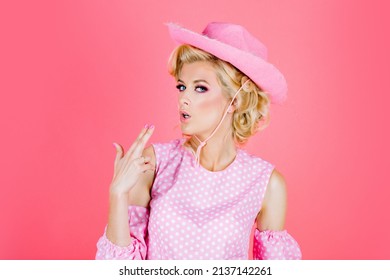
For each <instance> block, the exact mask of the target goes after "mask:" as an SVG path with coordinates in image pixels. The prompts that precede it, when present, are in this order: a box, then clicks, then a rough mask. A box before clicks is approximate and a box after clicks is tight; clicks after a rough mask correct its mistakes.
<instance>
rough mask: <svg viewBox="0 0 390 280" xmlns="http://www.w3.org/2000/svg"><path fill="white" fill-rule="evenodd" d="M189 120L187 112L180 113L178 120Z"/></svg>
mask: <svg viewBox="0 0 390 280" xmlns="http://www.w3.org/2000/svg"><path fill="white" fill-rule="evenodd" d="M190 118H191V116H190V115H189V114H188V113H187V112H184V111H180V120H182V121H186V120H188V119H190Z"/></svg>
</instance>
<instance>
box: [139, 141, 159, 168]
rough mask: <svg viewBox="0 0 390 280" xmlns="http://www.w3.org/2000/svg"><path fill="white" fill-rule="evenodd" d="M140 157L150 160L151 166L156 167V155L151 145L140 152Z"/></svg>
mask: <svg viewBox="0 0 390 280" xmlns="http://www.w3.org/2000/svg"><path fill="white" fill-rule="evenodd" d="M142 156H143V157H146V156H148V157H150V158H151V160H150V162H151V163H152V164H153V165H156V154H155V152H154V148H153V145H150V146H149V147H147V148H145V149H144V150H143V152H142Z"/></svg>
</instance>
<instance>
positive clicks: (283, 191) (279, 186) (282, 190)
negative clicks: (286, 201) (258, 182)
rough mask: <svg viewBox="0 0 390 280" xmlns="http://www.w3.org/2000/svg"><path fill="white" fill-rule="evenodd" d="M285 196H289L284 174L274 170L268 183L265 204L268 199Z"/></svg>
mask: <svg viewBox="0 0 390 280" xmlns="http://www.w3.org/2000/svg"><path fill="white" fill-rule="evenodd" d="M285 196H287V187H286V180H285V179H284V176H283V175H282V173H280V172H279V171H278V170H276V169H274V171H273V172H272V174H271V177H270V179H269V182H268V186H267V189H266V194H265V197H264V200H265V201H264V203H266V198H267V197H268V198H270V197H274V198H283V197H285Z"/></svg>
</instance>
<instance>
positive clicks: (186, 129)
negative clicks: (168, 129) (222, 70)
mask: <svg viewBox="0 0 390 280" xmlns="http://www.w3.org/2000/svg"><path fill="white" fill-rule="evenodd" d="M176 87H177V89H178V90H179V98H178V101H179V114H180V122H181V130H182V133H183V134H186V135H193V134H196V135H197V136H200V137H201V138H203V139H204V138H206V137H208V136H209V135H210V134H211V133H212V132H213V130H214V129H215V128H216V126H217V125H218V123H219V122H220V120H221V118H222V116H223V114H224V113H225V110H226V108H227V106H228V105H229V100H228V99H227V98H226V96H225V95H224V94H223V91H222V87H221V86H220V85H219V82H218V78H217V74H216V70H215V69H214V68H213V66H212V64H211V63H210V62H207V61H198V62H193V63H186V64H184V65H183V67H182V69H181V72H180V75H179V77H178V81H177V86H176Z"/></svg>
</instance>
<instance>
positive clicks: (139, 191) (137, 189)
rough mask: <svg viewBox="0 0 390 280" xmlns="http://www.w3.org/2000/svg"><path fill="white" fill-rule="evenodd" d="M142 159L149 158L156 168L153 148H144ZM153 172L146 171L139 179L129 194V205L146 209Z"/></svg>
mask: <svg viewBox="0 0 390 280" xmlns="http://www.w3.org/2000/svg"><path fill="white" fill-rule="evenodd" d="M142 156H143V157H150V163H151V164H152V165H154V166H156V155H155V153H154V149H153V146H152V145H150V146H149V147H147V148H145V149H144V150H143V152H142ZM154 176H155V172H154V171H146V172H144V173H143V174H142V175H141V177H140V178H139V180H138V182H137V184H136V185H135V186H134V187H133V188H132V189H131V190H130V192H129V199H128V203H129V205H138V206H143V207H147V206H148V205H149V202H150V198H151V196H150V190H151V188H152V185H153V181H154Z"/></svg>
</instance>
